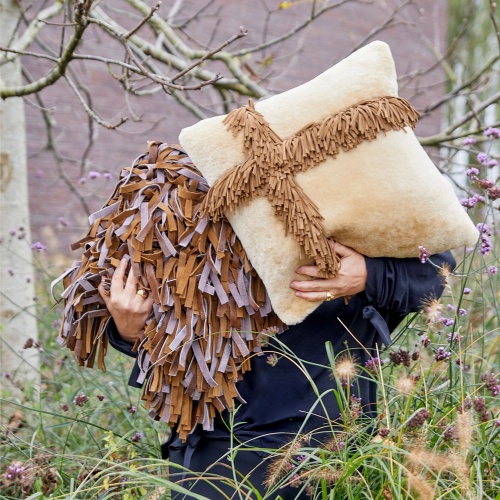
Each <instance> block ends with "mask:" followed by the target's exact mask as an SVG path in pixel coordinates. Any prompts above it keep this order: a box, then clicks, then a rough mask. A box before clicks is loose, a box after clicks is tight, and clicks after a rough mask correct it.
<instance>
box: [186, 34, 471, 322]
mask: <svg viewBox="0 0 500 500" xmlns="http://www.w3.org/2000/svg"><path fill="white" fill-rule="evenodd" d="M418 117H419V114H418V113H417V111H415V110H414V109H413V108H412V107H411V105H410V104H409V103H408V102H407V101H405V100H404V99H402V98H400V97H398V96H397V80H396V72H395V68H394V61H393V60H392V56H391V52H390V49H389V47H388V46H387V45H386V44H385V43H383V42H373V43H371V44H369V45H367V46H366V47H364V48H362V49H360V50H358V51H357V52H355V53H353V54H351V55H350V56H349V57H347V58H346V59H344V60H343V61H341V62H340V63H338V64H337V65H335V66H334V67H332V68H330V69H329V70H328V71H326V72H325V73H323V74H321V75H319V76H318V77H317V78H315V79H314V80H311V81H310V82H307V83H305V84H303V85H301V86H299V87H296V88H294V89H291V90H289V91H287V92H284V93H283V94H279V95H276V96H273V97H271V98H269V99H267V100H264V101H262V102H259V103H257V104H255V105H254V104H253V103H252V102H250V103H249V104H248V105H247V106H243V107H242V108H239V109H237V110H234V111H232V112H231V113H229V114H228V115H227V116H217V117H213V118H209V119H206V120H202V121H201V122H198V123H197V124H195V125H193V126H191V127H188V128H186V129H184V130H183V131H182V132H181V134H180V142H181V144H182V146H183V147H184V148H185V149H186V151H187V153H188V154H189V155H190V157H191V158H192V160H193V161H194V162H195V164H196V166H197V167H198V168H199V169H200V171H201V172H202V173H203V175H204V176H205V177H206V179H207V180H208V182H209V184H210V186H211V189H210V192H209V193H208V195H207V197H206V199H205V202H204V204H203V211H204V213H207V214H209V215H210V216H211V217H213V218H214V219H216V220H217V219H218V218H219V217H222V216H226V217H227V218H228V219H229V221H230V222H231V225H232V226H233V228H234V230H235V231H236V234H237V235H238V237H239V238H240V240H241V242H242V244H243V246H244V247H245V250H246V251H247V254H248V256H249V258H250V261H251V262H252V264H253V265H254V267H255V269H256V270H257V272H258V273H259V275H260V277H261V278H262V280H263V282H264V284H265V286H266V289H267V291H268V293H269V296H270V298H271V303H272V306H273V309H274V311H276V313H277V314H278V315H279V317H280V318H281V319H282V320H283V321H284V322H286V323H287V324H296V323H299V322H300V321H302V320H303V319H304V318H305V317H306V316H307V315H308V314H310V313H311V312H312V311H313V310H314V309H315V308H316V307H318V305H319V304H320V303H319V302H318V303H311V302H308V301H306V300H303V299H301V298H297V297H296V296H295V294H294V291H293V290H292V289H290V288H289V286H288V285H289V283H290V282H291V281H292V280H297V279H305V278H304V277H302V276H299V275H297V274H296V273H295V270H296V269H297V267H299V266H300V265H302V264H313V263H314V264H316V265H317V266H318V267H319V268H320V269H321V270H322V272H323V275H324V276H336V275H337V273H338V271H339V266H340V262H339V261H338V258H337V256H336V254H335V253H333V252H332V251H331V249H330V246H329V245H328V243H327V239H328V238H332V239H334V240H336V241H338V242H339V243H342V244H344V245H346V246H349V247H352V248H354V249H355V250H357V251H358V252H360V253H362V254H364V255H366V256H369V257H399V258H403V257H417V256H418V255H419V247H420V246H423V247H425V248H426V249H427V250H428V251H429V252H431V253H437V252H442V251H444V250H449V249H452V248H457V247H460V246H463V245H473V244H474V243H475V242H476V240H477V237H478V232H477V230H476V228H475V227H474V224H473V223H472V221H471V220H470V219H469V217H468V216H467V214H466V212H465V211H464V209H463V207H462V206H461V205H460V203H459V201H458V199H457V197H456V196H455V193H454V191H453V189H452V187H451V185H450V184H449V183H448V181H447V180H446V179H444V177H443V176H442V175H441V174H440V173H439V171H438V170H437V169H436V167H435V166H434V165H433V163H432V161H431V160H430V158H429V157H428V155H427V154H426V153H425V151H424V150H423V148H422V147H421V146H420V144H419V142H418V140H417V138H416V137H415V134H414V133H413V128H414V126H415V123H416V121H417V119H418Z"/></svg>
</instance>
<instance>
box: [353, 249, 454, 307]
mask: <svg viewBox="0 0 500 500" xmlns="http://www.w3.org/2000/svg"><path fill="white" fill-rule="evenodd" d="M365 259H366V267H367V270H368V278H367V282H366V289H365V292H364V296H363V297H361V298H362V300H363V301H364V302H367V303H368V304H371V305H373V306H374V307H375V308H376V309H378V310H379V311H381V312H382V311H383V312H386V313H389V312H390V313H391V315H394V314H395V315H397V316H400V317H404V316H406V315H407V314H408V313H410V312H416V311H419V310H420V309H421V308H422V305H423V303H424V301H425V300H427V299H432V298H439V297H440V296H441V294H442V293H443V290H444V287H445V280H444V278H443V276H442V274H441V273H440V270H441V268H442V267H443V266H447V267H448V269H449V270H450V271H452V270H453V269H454V267H455V265H456V262H455V259H454V258H453V256H452V254H451V252H443V253H439V254H435V255H432V256H431V257H430V258H429V259H428V261H427V262H426V263H425V264H422V263H421V262H420V260H419V259H418V258H409V259H395V258H386V257H381V258H369V257H365Z"/></svg>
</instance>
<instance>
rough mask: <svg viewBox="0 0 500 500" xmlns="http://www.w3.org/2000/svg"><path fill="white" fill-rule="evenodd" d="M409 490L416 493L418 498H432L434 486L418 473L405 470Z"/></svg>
mask: <svg viewBox="0 0 500 500" xmlns="http://www.w3.org/2000/svg"><path fill="white" fill-rule="evenodd" d="M406 475H407V477H408V485H409V487H410V490H413V491H414V492H416V493H418V495H419V498H420V500H434V488H433V487H432V486H431V485H430V484H429V483H428V482H427V481H426V480H425V478H423V477H422V476H421V475H419V474H413V472H410V471H407V473H406Z"/></svg>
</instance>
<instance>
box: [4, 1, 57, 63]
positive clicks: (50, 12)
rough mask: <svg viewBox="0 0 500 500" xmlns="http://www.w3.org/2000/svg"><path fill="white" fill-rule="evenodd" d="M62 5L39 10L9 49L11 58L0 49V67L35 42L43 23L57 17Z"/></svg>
mask: <svg viewBox="0 0 500 500" xmlns="http://www.w3.org/2000/svg"><path fill="white" fill-rule="evenodd" d="M63 7H64V4H63V2H59V1H55V2H54V3H53V4H52V5H51V6H50V7H47V8H46V9H44V10H41V11H40V12H39V13H38V14H37V15H36V17H35V19H33V21H31V23H30V24H29V26H28V27H27V28H26V29H25V30H24V32H23V34H22V35H21V36H20V37H19V38H18V39H17V40H16V41H15V42H14V44H13V45H12V47H9V48H10V49H13V50H10V51H9V52H11V54H12V57H10V56H9V54H8V53H6V51H4V50H2V49H0V52H3V53H2V54H0V65H1V64H5V63H6V62H9V61H12V60H13V59H14V58H15V56H13V54H18V53H19V52H16V51H23V50H26V48H28V46H29V45H30V44H31V43H32V42H33V40H35V39H36V38H37V36H38V34H39V32H40V30H41V29H42V28H43V26H44V25H45V22H46V21H47V20H48V19H51V18H53V17H56V16H58V15H59V14H60V13H61V12H62V10H63Z"/></svg>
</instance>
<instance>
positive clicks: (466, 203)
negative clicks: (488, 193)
mask: <svg viewBox="0 0 500 500" xmlns="http://www.w3.org/2000/svg"><path fill="white" fill-rule="evenodd" d="M483 201H484V196H481V195H479V194H475V195H473V196H472V197H471V198H464V199H463V200H462V201H461V202H460V203H461V204H462V206H463V207H465V208H472V207H474V206H475V205H476V204H477V203H479V202H483Z"/></svg>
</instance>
